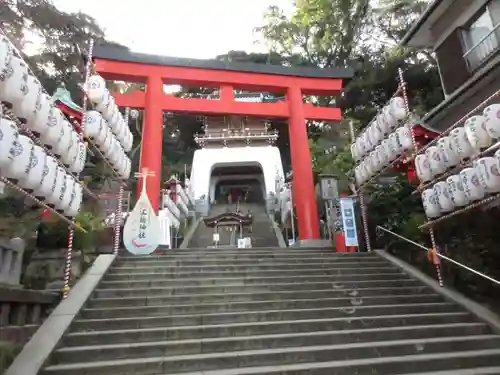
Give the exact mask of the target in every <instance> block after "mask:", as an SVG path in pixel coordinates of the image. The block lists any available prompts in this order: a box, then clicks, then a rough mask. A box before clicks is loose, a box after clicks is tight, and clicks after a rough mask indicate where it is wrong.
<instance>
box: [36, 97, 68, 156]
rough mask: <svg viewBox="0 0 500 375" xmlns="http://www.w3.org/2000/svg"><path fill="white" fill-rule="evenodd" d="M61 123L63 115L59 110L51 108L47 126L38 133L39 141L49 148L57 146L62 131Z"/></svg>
mask: <svg viewBox="0 0 500 375" xmlns="http://www.w3.org/2000/svg"><path fill="white" fill-rule="evenodd" d="M63 121H64V115H63V113H62V112H61V110H60V109H59V108H57V107H55V106H52V108H51V112H50V115H49V121H48V122H47V124H46V125H47V126H46V128H45V129H44V130H43V131H42V133H40V139H41V140H42V142H43V143H44V144H45V145H47V146H49V147H50V148H53V147H55V146H56V145H57V142H58V141H59V139H60V137H61V134H62V131H63Z"/></svg>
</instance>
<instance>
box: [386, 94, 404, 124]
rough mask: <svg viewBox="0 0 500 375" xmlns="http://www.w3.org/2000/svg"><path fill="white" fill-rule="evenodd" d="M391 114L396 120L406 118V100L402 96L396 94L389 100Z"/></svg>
mask: <svg viewBox="0 0 500 375" xmlns="http://www.w3.org/2000/svg"><path fill="white" fill-rule="evenodd" d="M389 106H390V112H391V115H392V116H393V117H394V118H395V119H396V120H399V121H401V120H404V119H405V118H406V116H407V113H406V105H405V101H404V99H403V98H402V97H400V96H396V97H394V98H392V99H391V100H390V101H389Z"/></svg>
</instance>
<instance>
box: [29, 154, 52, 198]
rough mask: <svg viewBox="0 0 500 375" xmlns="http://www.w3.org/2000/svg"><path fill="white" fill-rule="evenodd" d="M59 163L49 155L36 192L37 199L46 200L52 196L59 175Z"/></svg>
mask: <svg viewBox="0 0 500 375" xmlns="http://www.w3.org/2000/svg"><path fill="white" fill-rule="evenodd" d="M57 166H58V164H57V161H56V159H54V158H53V157H52V156H49V155H47V157H46V159H45V166H44V168H43V173H42V181H41V183H40V186H38V187H37V188H36V189H35V190H34V195H35V197H37V198H39V199H41V200H45V199H46V198H47V197H48V196H49V195H51V194H52V187H53V186H54V180H55V178H56V174H57Z"/></svg>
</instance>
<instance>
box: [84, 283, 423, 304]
mask: <svg viewBox="0 0 500 375" xmlns="http://www.w3.org/2000/svg"><path fill="white" fill-rule="evenodd" d="M426 292H427V293H429V292H430V289H429V288H427V287H425V286H408V287H405V286H401V287H397V286H389V287H380V288H358V289H355V290H351V289H332V288H331V287H330V288H325V289H318V290H307V291H295V290H292V291H266V292H256V293H251V292H245V293H218V294H186V295H168V294H163V295H151V296H136V297H113V298H91V299H90V300H89V302H88V303H89V307H119V306H138V305H142V306H153V305H165V304H186V303H211V302H224V303H229V302H237V301H240V302H244V301H256V300H257V301H265V300H268V301H273V300H280V299H283V298H285V299H301V298H334V297H346V296H347V297H352V299H353V301H355V302H353V304H360V305H361V304H363V297H368V296H371V297H374V296H387V295H405V294H418V293H426Z"/></svg>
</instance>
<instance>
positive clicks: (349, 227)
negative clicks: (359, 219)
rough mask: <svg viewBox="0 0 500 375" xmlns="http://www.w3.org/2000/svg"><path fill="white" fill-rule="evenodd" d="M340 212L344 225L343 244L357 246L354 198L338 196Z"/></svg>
mask: <svg viewBox="0 0 500 375" xmlns="http://www.w3.org/2000/svg"><path fill="white" fill-rule="evenodd" d="M340 212H341V214H342V223H343V226H344V228H343V229H344V238H345V245H346V246H359V243H358V231H357V229H356V217H355V213H354V200H353V199H352V198H340Z"/></svg>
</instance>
